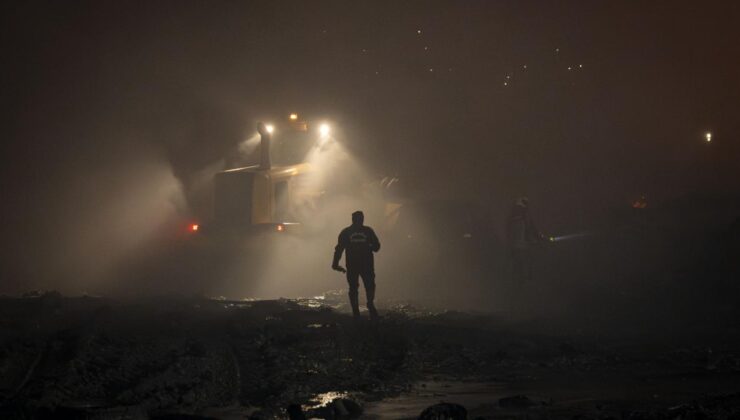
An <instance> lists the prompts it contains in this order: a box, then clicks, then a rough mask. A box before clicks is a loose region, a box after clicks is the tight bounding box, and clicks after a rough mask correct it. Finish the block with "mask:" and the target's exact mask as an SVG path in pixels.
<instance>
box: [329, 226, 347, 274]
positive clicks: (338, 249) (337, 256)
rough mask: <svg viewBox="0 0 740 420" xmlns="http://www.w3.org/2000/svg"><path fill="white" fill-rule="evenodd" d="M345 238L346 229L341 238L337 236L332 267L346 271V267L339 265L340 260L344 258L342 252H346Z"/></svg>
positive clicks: (340, 235)
mask: <svg viewBox="0 0 740 420" xmlns="http://www.w3.org/2000/svg"><path fill="white" fill-rule="evenodd" d="M345 247H346V245H345V240H344V231H342V232H341V233H340V234H339V238H337V246H335V247H334V259H333V260H332V262H331V268H332V269H334V270H337V271H344V268H342V267H341V266H340V265H339V260H341V259H342V253H343V252H344V248H345Z"/></svg>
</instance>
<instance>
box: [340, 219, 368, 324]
mask: <svg viewBox="0 0 740 420" xmlns="http://www.w3.org/2000/svg"><path fill="white" fill-rule="evenodd" d="M364 222H365V215H364V214H362V212H361V211H359V210H358V211H356V212H354V213H352V225H351V226H349V227H346V228H344V229H343V230H342V232H341V233H340V234H339V240H338V241H337V246H336V247H335V248H334V261H333V262H332V264H331V268H332V269H334V270H336V271H341V272H343V273H344V272H346V273H347V282H348V283H349V303H350V305H352V314H353V315H354V317H355V319H357V318H359V317H360V306H359V302H358V296H357V295H358V293H357V290H358V287H359V278H360V277H362V284H363V285H364V286H365V293H366V294H367V310H368V311H369V312H370V317H371V318H373V319H377V317H378V311H377V310H376V309H375V303H374V300H375V261H374V257H373V253H374V252H378V251H379V250H380V241H379V240H378V237H377V236H376V235H375V232H374V231H373V230H372V229H371V228H370V227H369V226H365V225H364V224H363V223H364ZM345 251H346V253H347V256H346V257H345V262H346V264H347V270H345V269H344V268H343V267H342V266H340V265H339V260H340V259H341V258H342V252H345Z"/></svg>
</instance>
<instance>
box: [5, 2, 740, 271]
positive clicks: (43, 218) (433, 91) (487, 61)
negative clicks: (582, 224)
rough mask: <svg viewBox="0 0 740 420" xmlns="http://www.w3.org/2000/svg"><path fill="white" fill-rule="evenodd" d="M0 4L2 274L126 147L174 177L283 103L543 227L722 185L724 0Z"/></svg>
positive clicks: (60, 220)
mask: <svg viewBox="0 0 740 420" xmlns="http://www.w3.org/2000/svg"><path fill="white" fill-rule="evenodd" d="M2 8H3V11H2V15H3V18H2V19H3V25H2V28H3V29H2V32H3V34H2V38H3V41H2V43H3V44H4V47H3V67H4V71H3V73H4V74H5V75H4V77H3V85H4V87H3V91H4V92H3V99H4V101H3V102H5V106H6V107H7V111H6V118H7V121H8V123H6V125H5V129H4V130H3V141H2V148H3V150H2V167H1V168H0V170H1V171H2V174H1V175H2V177H1V178H0V179H2V191H3V192H2V197H3V198H2V216H3V224H4V226H5V227H4V235H3V236H4V241H3V247H4V249H5V252H4V255H5V257H6V258H8V259H10V260H13V261H14V262H13V263H12V264H10V265H9V264H4V271H5V273H4V274H3V275H4V276H5V277H8V276H16V275H23V273H26V274H28V273H31V272H33V270H31V269H28V268H27V267H28V266H30V265H32V264H34V261H35V262H38V261H40V260H43V259H44V258H45V257H46V256H48V254H49V253H51V252H52V250H51V248H48V246H47V248H45V246H46V245H43V244H48V243H49V242H53V241H56V240H58V239H59V237H60V236H64V235H67V234H69V232H68V230H65V229H64V228H62V227H60V226H63V225H66V224H67V223H69V222H70V221H72V223H74V225H75V226H84V223H83V222H84V221H83V222H80V221H79V220H76V219H84V218H88V217H91V216H90V214H91V210H90V209H94V208H95V207H96V206H97V205H98V204H100V203H101V202H103V201H105V200H107V198H105V197H109V196H110V193H111V191H115V190H116V189H117V188H123V187H121V185H122V183H121V182H122V181H119V180H118V177H119V175H120V174H129V173H131V172H132V171H133V172H136V171H137V170H138V168H139V166H138V165H139V162H138V160H140V159H141V157H142V156H149V155H150V154H151V155H156V156H157V157H158V158H161V159H163V160H164V161H166V162H168V163H169V164H170V165H171V167H172V170H173V171H174V175H175V176H176V177H177V178H178V179H179V180H180V181H181V182H182V183H183V184H184V185H189V184H190V183H192V182H193V180H194V176H195V174H196V173H197V172H198V171H200V170H201V169H202V168H204V167H205V166H207V165H209V164H211V163H213V162H214V161H217V160H218V159H219V158H221V157H223V156H224V155H225V154H226V153H227V152H228V151H229V150H230V149H231V148H233V147H234V146H235V145H236V144H237V143H238V142H239V141H241V140H242V139H244V138H245V136H246V135H248V133H251V132H252V131H254V126H255V122H256V121H257V120H259V119H264V118H275V116H284V115H287V113H289V112H300V113H303V114H305V115H309V116H316V117H321V118H326V119H328V120H330V121H332V122H333V123H334V124H335V125H336V126H337V127H338V129H339V130H340V131H341V132H342V133H343V137H344V142H345V143H346V145H347V147H348V149H349V150H351V151H352V153H353V155H354V156H355V157H356V158H357V159H358V160H359V161H362V162H363V164H365V165H366V166H367V167H368V168H370V170H371V171H372V172H373V173H375V174H377V175H378V176H382V175H386V174H393V175H398V176H400V177H401V179H402V180H404V181H405V182H406V183H407V185H409V186H411V187H413V188H415V189H417V190H420V191H424V192H425V193H426V194H431V195H435V196H440V197H448V198H454V197H461V196H462V197H465V198H473V199H479V200H481V201H484V202H486V203H488V204H490V205H493V206H503V207H506V206H508V205H509V203H510V201H511V199H512V198H513V197H515V196H517V195H520V194H526V195H528V196H530V198H531V199H532V202H533V205H534V206H535V208H536V213H537V214H538V216H539V218H540V219H541V220H542V224H544V225H549V226H551V227H557V226H558V224H567V223H569V222H572V220H570V219H571V218H572V217H573V215H574V214H579V215H581V216H582V215H583V214H589V212H594V213H595V212H599V211H603V210H604V209H606V208H610V207H615V206H623V205H624V206H627V205H629V202H630V200H632V199H633V198H635V197H636V196H639V195H641V194H647V195H648V197H650V199H653V200H656V201H660V200H667V199H671V198H675V197H679V196H682V195H685V194H690V193H695V192H723V193H733V192H734V193H736V192H737V191H738V189H740V172H739V171H738V169H737V168H738V157H740V146H738V141H737V140H738V135H737V133H738V132H740V123H739V122H738V115H740V105H739V104H740V77H738V75H740V25H738V22H740V3H737V2H731V1H715V2H713V1H705V2H699V1H695V2H683V1H650V2H648V1H585V0H584V1H563V2H554V1H488V2H484V1H465V2H461V1H425V2H420V1H389V2H355V1H342V2H319V1H315V2H298V1H296V2H282V1H265V2H256V1H242V2H236V1H235V2H227V1H173V2H168V1H156V2H127V1H115V2H113V1H94V2H48V3H47V2H38V1H31V2H18V3H17V4H7V3H6V4H4V5H3V6H2ZM707 131H711V132H712V133H713V135H714V136H713V141H712V142H711V143H706V142H704V141H703V140H704V137H703V136H704V133H705V132H707ZM126 179H132V178H131V177H127V178H126ZM144 182H145V181H144ZM44 250H45V251H44ZM23 267H25V268H23Z"/></svg>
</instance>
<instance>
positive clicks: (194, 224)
mask: <svg viewBox="0 0 740 420" xmlns="http://www.w3.org/2000/svg"><path fill="white" fill-rule="evenodd" d="M188 229H189V230H190V231H191V232H197V231H198V229H200V226H199V225H198V224H197V223H193V224H192V225H190V226H189V227H188Z"/></svg>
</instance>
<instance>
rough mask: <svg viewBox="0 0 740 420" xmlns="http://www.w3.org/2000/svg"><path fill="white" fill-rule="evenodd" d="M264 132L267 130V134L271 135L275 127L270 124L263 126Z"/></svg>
mask: <svg viewBox="0 0 740 420" xmlns="http://www.w3.org/2000/svg"><path fill="white" fill-rule="evenodd" d="M265 130H267V132H268V133H270V134H272V132H273V131H275V126H274V125H272V124H267V125H265Z"/></svg>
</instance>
